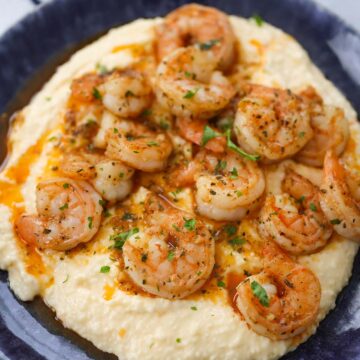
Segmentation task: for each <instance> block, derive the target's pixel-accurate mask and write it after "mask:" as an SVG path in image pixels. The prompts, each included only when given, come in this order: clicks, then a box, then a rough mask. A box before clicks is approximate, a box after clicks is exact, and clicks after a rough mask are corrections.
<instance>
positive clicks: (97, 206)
mask: <svg viewBox="0 0 360 360" xmlns="http://www.w3.org/2000/svg"><path fill="white" fill-rule="evenodd" d="M155 34H156V36H155V42H154V53H153V54H152V56H153V57H154V59H156V63H157V67H156V68H155V69H152V71H146V72H145V71H143V70H141V69H139V68H138V67H137V66H136V65H134V66H129V67H128V68H115V69H105V70H104V69H102V71H100V72H96V71H94V72H91V73H87V74H85V75H83V76H81V77H80V78H77V79H75V80H73V81H72V84H71V88H70V94H69V98H68V102H67V107H66V112H65V116H64V133H63V136H62V138H61V140H60V143H59V144H58V147H59V149H60V150H61V152H62V159H61V162H60V166H59V170H58V172H57V174H58V177H55V176H54V177H52V178H50V179H48V180H45V181H42V182H40V183H39V184H38V186H37V190H36V197H37V200H36V208H37V212H36V213H35V214H23V215H22V216H20V217H19V218H18V219H17V221H16V224H15V227H16V231H17V233H18V235H19V236H20V237H21V238H22V239H23V240H24V241H25V242H28V243H33V244H35V245H36V246H37V247H38V248H39V249H40V250H44V249H52V250H55V251H64V250H69V249H72V248H74V247H76V246H77V245H79V244H80V243H86V242H89V241H91V240H92V239H94V236H95V234H96V233H97V231H98V230H99V228H100V226H101V224H102V221H103V220H104V208H106V207H108V206H113V205H118V206H120V205H121V204H122V203H124V202H126V201H128V199H129V196H130V195H131V194H133V193H134V192H135V191H136V189H138V188H139V185H141V186H143V187H145V188H147V195H146V197H145V200H144V201H143V214H144V216H142V217H141V220H138V221H137V222H136V227H135V226H134V227H132V228H129V229H128V230H127V231H126V232H123V233H120V234H115V235H114V239H115V240H116V246H115V248H116V249H117V250H116V251H119V252H120V254H121V258H122V262H123V263H124V264H125V270H126V272H127V273H128V276H129V277H130V278H131V280H132V281H133V282H134V283H135V284H136V286H138V287H140V288H141V289H142V290H143V291H145V292H148V293H150V294H153V295H155V296H159V297H163V298H167V299H181V298H184V297H186V296H188V295H190V294H192V293H194V292H195V291H197V290H198V289H200V288H201V287H202V286H203V285H204V283H205V282H206V281H207V280H208V279H209V278H210V277H211V274H212V272H213V268H214V264H215V238H214V231H212V230H213V227H212V226H213V224H220V225H221V224H224V222H232V224H235V226H236V224H239V221H240V220H242V219H245V218H248V219H250V220H251V222H252V223H253V224H255V226H256V229H257V231H258V234H259V236H260V238H261V239H262V243H261V246H260V250H259V254H260V255H259V256H260V258H261V261H262V268H261V269H260V271H258V272H257V273H255V274H252V275H249V276H247V277H246V279H245V280H244V281H242V282H240V283H239V284H238V286H237V289H236V292H237V293H236V305H237V307H238V309H239V311H240V312H241V314H242V315H243V318H244V319H245V321H246V322H247V324H248V325H249V327H250V328H251V329H252V330H253V331H255V332H256V333H258V334H260V335H263V336H267V337H269V338H271V339H275V340H279V339H288V338H290V337H293V336H296V335H298V334H300V333H302V332H304V331H306V329H307V328H309V327H310V326H312V325H314V324H316V321H317V316H318V312H319V304H320V298H321V287H320V283H319V280H318V279H317V277H316V275H315V274H314V273H313V272H312V271H311V270H310V269H308V268H306V267H304V266H302V265H300V264H299V263H298V262H297V260H296V256H298V255H303V254H311V253H314V252H316V251H319V250H321V249H322V248H323V247H324V246H326V244H327V243H328V242H329V240H330V239H331V236H332V234H333V233H337V234H339V235H341V236H343V237H345V238H347V239H351V240H353V241H360V203H359V201H360V196H359V192H358V191H357V189H358V185H359V178H356V176H355V175H354V174H352V173H351V172H350V170H349V169H348V168H347V167H346V164H344V163H343V162H342V160H341V155H342V153H343V151H344V149H345V147H346V144H347V141H348V139H349V125H348V121H347V119H346V117H345V115H344V111H343V110H342V109H340V108H337V107H334V106H330V105H328V104H325V103H324V101H323V100H322V98H321V97H320V96H319V95H318V94H317V92H316V90H315V89H314V88H312V87H311V86H310V85H309V87H308V88H307V89H303V91H301V92H294V91H293V90H290V89H280V88H271V87H267V86H263V85H260V84H253V83H241V84H237V83H234V82H236V81H235V80H234V79H236V76H232V75H234V73H236V71H239V70H237V68H236V66H235V65H236V64H237V63H239V61H241V58H239V54H238V53H237V50H236V49H237V40H236V36H235V34H234V31H233V29H232V26H231V23H230V21H229V18H228V16H227V15H225V14H224V13H222V12H221V11H218V10H216V9H214V8H210V7H205V6H200V5H196V4H190V5H185V6H183V7H181V8H179V9H176V10H174V11H173V12H171V13H170V14H168V15H167V16H166V17H165V19H164V20H163V21H162V22H161V23H160V24H159V25H157V26H156V28H155ZM289 159H292V160H291V161H289ZM296 163H302V164H304V165H306V166H308V167H314V168H317V169H319V170H318V171H321V172H322V174H323V176H322V182H321V184H320V186H319V184H315V183H313V182H311V181H310V180H309V179H308V178H305V177H304V176H302V175H301V174H300V173H298V172H297V171H296V166H294V164H296ZM280 164H285V165H284V166H283V167H284V174H283V179H282V180H281V183H280V184H279V191H278V192H276V193H271V192H269V191H267V190H266V189H267V179H266V176H265V171H264V170H265V169H266V168H267V167H269V166H272V167H273V166H274V165H275V166H280ZM291 164H292V165H291ZM159 175H160V176H159ZM159 178H161V181H157V179H159ZM149 179H150V181H149ZM169 189H170V190H171V189H172V191H170V190H169ZM177 189H188V190H189V191H190V192H191V194H192V195H193V199H194V208H193V211H189V210H186V209H183V208H181V206H180V205H179V204H180V203H177V198H176V194H177ZM169 193H172V194H175V195H174V196H169ZM134 224H135V222H134Z"/></svg>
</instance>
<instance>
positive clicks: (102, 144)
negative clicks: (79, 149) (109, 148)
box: [92, 111, 118, 149]
mask: <svg viewBox="0 0 360 360" xmlns="http://www.w3.org/2000/svg"><path fill="white" fill-rule="evenodd" d="M117 119H118V118H117V117H116V116H114V115H113V114H112V113H111V112H110V111H104V112H103V115H102V117H101V121H100V126H99V129H98V132H97V133H96V135H95V136H94V138H93V139H92V143H93V145H94V146H95V147H97V148H99V149H106V145H107V141H106V133H107V131H108V130H109V129H113V128H114V126H115V125H114V124H115V123H116V121H117Z"/></svg>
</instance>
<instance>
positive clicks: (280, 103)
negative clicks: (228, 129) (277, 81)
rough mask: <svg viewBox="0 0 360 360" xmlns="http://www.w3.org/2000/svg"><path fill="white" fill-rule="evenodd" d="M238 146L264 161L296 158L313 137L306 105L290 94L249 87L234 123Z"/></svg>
mask: <svg viewBox="0 0 360 360" xmlns="http://www.w3.org/2000/svg"><path fill="white" fill-rule="evenodd" d="M234 131H235V134H236V136H237V139H238V143H239V145H240V146H241V147H243V148H244V149H245V150H246V151H248V152H250V153H257V154H259V155H261V157H262V158H263V159H264V161H267V162H272V161H278V160H281V159H284V158H287V157H290V156H292V155H294V154H296V153H297V152H298V151H299V150H300V149H301V148H303V147H304V146H305V144H306V143H307V142H308V141H309V140H310V139H311V138H312V137H313V130H312V128H311V126H310V113H309V105H308V104H307V103H306V102H305V101H304V100H303V99H302V98H301V97H300V96H297V95H295V94H294V93H292V92H291V91H290V90H280V89H274V88H270V87H265V86H260V85H250V86H249V88H248V93H247V95H246V96H245V97H243V98H242V99H241V100H240V101H239V103H238V108H237V112H236V118H235V122H234Z"/></svg>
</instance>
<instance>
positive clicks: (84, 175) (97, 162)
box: [60, 152, 134, 202]
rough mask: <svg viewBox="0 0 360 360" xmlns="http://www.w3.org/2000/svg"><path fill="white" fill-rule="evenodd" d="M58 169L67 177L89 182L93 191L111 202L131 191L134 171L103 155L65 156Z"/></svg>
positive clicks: (82, 154) (120, 198) (80, 154)
mask: <svg viewBox="0 0 360 360" xmlns="http://www.w3.org/2000/svg"><path fill="white" fill-rule="evenodd" d="M60 169H61V171H62V172H63V173H64V175H66V176H68V177H71V178H73V179H79V180H88V181H90V182H91V183H92V184H93V186H94V188H95V190H97V191H98V192H99V194H101V195H102V197H103V198H104V199H106V200H108V201H111V202H114V201H120V200H122V199H124V198H125V197H126V196H127V195H128V194H129V193H130V191H131V189H132V180H131V177H132V176H133V174H134V170H133V169H132V168H130V167H128V166H126V165H125V164H123V163H122V162H120V161H118V160H112V159H108V158H106V157H105V156H103V155H98V154H91V153H86V152H81V153H77V154H65V155H64V156H63V161H62V162H61V165H60Z"/></svg>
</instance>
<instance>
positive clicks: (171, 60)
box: [155, 46, 235, 119]
mask: <svg viewBox="0 0 360 360" xmlns="http://www.w3.org/2000/svg"><path fill="white" fill-rule="evenodd" d="M215 69H216V59H215V57H214V56H213V54H212V53H211V52H208V51H203V50H201V49H200V48H198V47H195V46H193V47H188V48H180V49H177V50H175V51H174V52H172V53H171V54H170V55H168V56H167V57H165V58H164V59H163V60H162V62H161V63H160V65H159V66H158V69H157V73H156V80H155V82H156V89H155V92H156V96H157V99H158V102H159V103H160V104H161V105H162V106H163V107H164V108H167V109H169V111H171V112H172V113H173V114H175V115H177V116H180V117H190V118H199V119H205V118H206V119H207V118H210V117H212V116H214V115H215V114H216V113H218V112H219V111H220V110H221V109H223V108H224V107H225V106H226V105H227V104H228V103H229V102H230V100H231V98H232V97H233V95H234V93H235V90H234V88H233V86H232V85H231V84H230V82H229V80H228V79H227V78H226V77H225V76H224V75H223V74H222V73H221V72H220V71H216V70H215Z"/></svg>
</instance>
